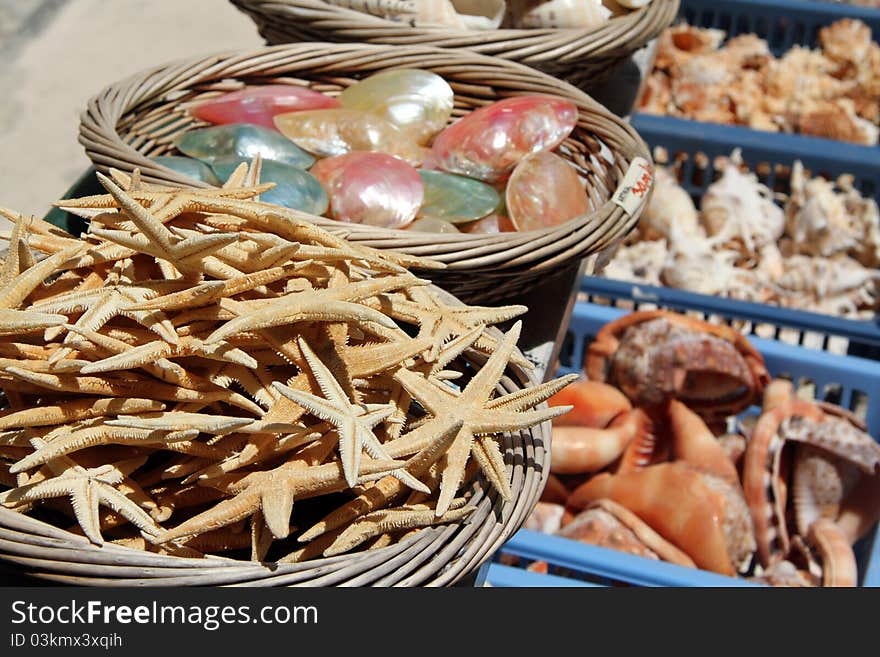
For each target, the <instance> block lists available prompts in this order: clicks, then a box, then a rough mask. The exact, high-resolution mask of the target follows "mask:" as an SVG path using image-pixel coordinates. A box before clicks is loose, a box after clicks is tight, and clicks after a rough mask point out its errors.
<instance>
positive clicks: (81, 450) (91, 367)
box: [0, 165, 567, 586]
mask: <svg viewBox="0 0 880 657" xmlns="http://www.w3.org/2000/svg"><path fill="white" fill-rule="evenodd" d="M99 176H100V174H99ZM114 177H115V182H114V181H113V180H111V179H109V178H105V177H103V176H100V178H101V182H102V184H103V185H104V187H105V188H106V189H107V191H108V194H107V195H102V196H96V197H89V198H84V199H77V200H71V201H65V202H64V205H67V206H76V207H79V208H81V209H90V210H92V211H93V213H92V219H91V225H90V228H89V231H88V232H87V233H85V234H84V235H83V236H82V237H81V238H80V239H77V238H75V237H73V236H71V235H69V234H66V233H64V232H63V231H60V230H59V229H57V228H55V227H54V226H52V225H51V224H48V223H45V222H43V221H41V220H36V219H26V218H23V217H22V216H20V215H17V214H15V213H13V212H11V211H7V210H3V211H2V214H4V215H5V216H7V217H8V218H10V219H11V220H13V221H14V222H15V227H14V230H13V232H12V235H11V238H10V239H11V241H10V248H9V252H8V256H7V257H6V260H5V262H4V264H3V269H2V272H0V352H2V360H0V388H2V391H3V393H4V396H5V400H6V406H7V408H8V410H5V411H3V412H2V414H0V490H2V492H0V562H5V564H6V565H7V566H9V565H11V566H12V567H13V568H15V569H18V570H19V572H21V573H23V574H26V575H30V576H35V577H39V578H44V579H47V580H51V581H54V582H60V583H75V584H90V585H131V584H137V585H144V584H148V585H189V584H232V583H236V584H247V583H260V584H273V585H339V584H345V585H404V586H412V585H448V584H452V583H454V582H456V581H458V580H460V579H461V578H462V577H464V576H466V575H467V574H468V573H471V572H472V571H473V570H474V569H476V568H477V567H478V566H479V565H480V564H481V563H482V562H484V561H485V560H487V559H488V558H489V557H490V556H491V554H492V553H493V551H494V550H496V549H497V548H498V547H499V546H500V545H501V544H502V543H503V542H504V541H505V540H506V539H507V538H508V537H510V536H511V534H512V533H513V532H515V531H516V530H517V529H518V528H519V526H520V525H521V523H522V522H523V521H524V519H525V517H526V516H527V515H528V513H529V512H530V511H531V509H532V507H533V506H534V504H535V502H536V501H537V499H538V496H539V495H540V491H541V489H542V488H543V484H544V479H545V476H546V473H547V467H546V462H545V460H546V454H547V450H548V447H549V443H548V441H549V437H550V433H549V426H548V425H549V422H548V420H549V419H550V418H551V417H553V416H555V415H558V414H559V412H560V410H559V409H557V408H553V409H550V408H547V406H546V404H544V403H543V402H544V400H546V399H547V398H548V396H550V395H551V394H553V393H554V392H556V391H557V390H559V389H560V388H561V387H562V386H564V385H565V384H566V382H567V380H565V379H563V380H556V381H554V382H551V383H545V384H540V385H538V384H536V383H535V382H534V381H533V380H532V378H531V376H530V374H529V366H528V361H527V360H526V359H525V358H524V357H523V355H522V354H521V353H520V352H519V350H518V349H517V347H516V342H517V337H518V334H519V324H518V323H517V324H514V325H513V327H512V328H511V329H509V330H508V331H507V333H504V334H502V333H501V332H500V331H499V330H496V329H495V328H493V327H491V325H492V324H494V323H498V322H505V321H508V320H511V319H512V318H514V317H515V316H516V315H519V314H521V313H522V312H524V311H525V308H523V307H521V306H512V307H502V308H482V307H474V306H465V305H464V304H462V303H460V302H458V301H457V300H455V299H454V298H453V297H451V296H450V295H448V294H446V293H444V292H442V291H441V290H439V289H438V288H435V287H433V286H431V285H429V284H428V283H427V281H425V280H422V279H419V278H417V277H416V276H414V275H413V274H412V273H410V272H409V271H408V270H407V266H410V265H415V264H419V265H420V266H422V267H428V268H430V267H432V266H434V264H433V263H431V262H429V261H422V260H418V259H416V258H413V257H410V256H403V255H397V254H394V253H391V252H380V251H376V250H373V249H369V248H367V247H363V246H358V245H355V244H351V243H348V242H346V241H344V240H342V239H340V238H337V237H335V236H333V235H332V234H330V233H327V232H325V231H323V230H321V229H320V228H317V227H315V226H314V225H313V224H310V223H307V222H295V221H291V220H290V219H289V218H286V217H282V216H279V215H278V214H275V213H274V212H272V211H271V210H267V209H266V208H265V207H264V206H263V205H261V204H259V203H256V202H250V201H249V200H248V198H249V197H251V196H254V195H256V194H258V193H259V192H260V191H261V190H263V189H264V188H265V185H264V186H260V185H255V184H254V182H255V181H254V180H252V179H249V178H248V173H247V165H242V167H240V168H239V169H237V170H236V172H235V173H234V174H233V176H232V178H230V179H229V180H228V181H227V183H226V184H225V185H224V187H223V188H222V189H214V190H205V189H201V190H199V189H183V190H181V189H179V188H170V187H160V186H154V185H146V184H144V183H142V182H141V180H140V176H139V171H135V174H134V175H133V176H128V175H125V174H122V173H120V172H115V175H114ZM224 198H235V199H238V201H239V202H238V203H237V204H236V205H235V207H234V208H233V209H231V210H230V211H229V212H228V213H226V214H223V215H216V214H210V213H199V212H197V211H196V212H193V211H191V210H190V209H189V208H190V207H191V205H189V203H190V202H191V201H199V200H201V201H210V200H211V199H214V200H216V199H224ZM148 208H149V209H148ZM209 555H211V556H213V557H214V558H206V557H208V556H209ZM218 557H219V558H218Z"/></svg>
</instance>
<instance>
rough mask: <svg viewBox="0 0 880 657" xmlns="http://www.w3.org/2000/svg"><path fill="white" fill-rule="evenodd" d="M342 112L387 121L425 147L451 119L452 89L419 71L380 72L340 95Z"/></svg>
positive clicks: (444, 81) (438, 79) (440, 80)
mask: <svg viewBox="0 0 880 657" xmlns="http://www.w3.org/2000/svg"><path fill="white" fill-rule="evenodd" d="M339 101H340V102H341V103H342V107H344V108H345V109H353V110H361V111H364V112H370V113H372V114H376V115H378V116H381V117H382V118H384V119H386V120H387V121H390V122H391V123H393V124H394V125H396V126H397V127H398V128H400V129H401V131H403V132H404V134H406V135H409V137H410V138H411V139H412V140H413V141H415V142H416V143H418V144H427V143H428V141H430V139H431V138H432V137H433V136H434V135H436V134H437V133H438V132H440V131H441V130H442V129H443V128H445V127H446V123H447V121H449V117H450V116H452V104H453V93H452V87H450V86H449V84H448V83H447V82H446V80H444V79H443V78H441V77H440V76H439V75H437V74H436V73H431V72H430V71H420V70H418V69H398V70H395V71H382V72H381V73H376V74H375V75H371V76H370V77H368V78H366V79H365V80H361V81H360V82H358V83H357V84H353V85H352V86H350V87H349V88H348V89H346V90H345V91H343V92H342V93H341V94H340V95H339Z"/></svg>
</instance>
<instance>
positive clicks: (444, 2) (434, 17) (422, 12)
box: [416, 0, 467, 30]
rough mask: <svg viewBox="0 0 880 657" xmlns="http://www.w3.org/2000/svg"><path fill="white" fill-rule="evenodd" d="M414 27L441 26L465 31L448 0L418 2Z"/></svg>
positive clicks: (461, 21) (462, 23) (422, 0)
mask: <svg viewBox="0 0 880 657" xmlns="http://www.w3.org/2000/svg"><path fill="white" fill-rule="evenodd" d="M416 25H417V26H419V27H427V26H442V27H446V28H451V29H455V30H465V29H467V27H466V26H465V24H464V21H463V20H462V18H461V16H459V15H458V12H457V11H455V7H453V6H452V2H451V1H450V0H419V3H418V10H417V13H416Z"/></svg>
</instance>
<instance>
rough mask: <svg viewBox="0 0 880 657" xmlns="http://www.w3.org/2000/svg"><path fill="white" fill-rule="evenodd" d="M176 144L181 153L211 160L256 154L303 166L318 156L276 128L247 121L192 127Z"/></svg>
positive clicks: (267, 158)
mask: <svg viewBox="0 0 880 657" xmlns="http://www.w3.org/2000/svg"><path fill="white" fill-rule="evenodd" d="M175 145H176V146H177V149H178V150H179V151H180V152H181V153H184V154H185V155H189V156H190V157H194V158H197V159H199V160H202V161H203V162H207V163H208V164H210V163H211V162H213V161H214V160H218V159H221V158H227V157H241V158H245V159H247V160H251V159H253V158H255V157H256V156H257V155H259V156H260V157H262V158H263V161H266V160H274V161H276V162H283V163H284V164H290V165H292V166H295V167H300V168H301V169H307V168H309V167H310V166H312V164H314V162H315V158H313V157H312V156H311V155H309V154H308V153H306V152H305V151H303V150H302V149H301V148H300V147H299V146H297V145H296V144H293V143H291V141H290V140H289V139H285V138H284V137H282V136H281V135H279V134H278V133H277V132H275V131H274V130H269V129H267V128H262V127H260V126H258V125H249V124H246V123H229V124H226V125H217V126H213V127H210V128H199V129H197V130H189V131H187V132H185V133H183V134H182V135H180V136H179V137H178V138H177V139H176V141H175Z"/></svg>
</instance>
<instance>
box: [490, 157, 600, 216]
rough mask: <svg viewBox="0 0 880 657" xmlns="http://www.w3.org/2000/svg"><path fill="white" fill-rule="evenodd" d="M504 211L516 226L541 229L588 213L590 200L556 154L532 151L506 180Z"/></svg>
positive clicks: (571, 170) (568, 168)
mask: <svg viewBox="0 0 880 657" xmlns="http://www.w3.org/2000/svg"><path fill="white" fill-rule="evenodd" d="M506 201H507V211H508V213H509V214H510V220H511V221H512V222H513V224H514V226H516V228H517V230H521V231H528V230H541V229H543V228H549V227H552V226H558V225H560V224H564V223H565V222H566V221H568V220H570V219H574V218H575V217H579V216H581V215H584V214H587V213H588V212H589V211H590V202H589V199H587V193H586V191H584V186H583V184H582V183H581V181H580V179H579V178H578V175H577V172H576V171H575V170H574V167H572V166H571V165H570V164H569V163H568V162H566V161H565V160H563V159H562V158H561V157H559V156H558V155H554V154H553V153H549V152H547V151H541V152H538V153H533V154H532V155H529V156H528V157H526V158H525V159H524V160H523V161H522V162H520V163H519V164H518V165H517V166H516V168H515V169H514V170H513V174H512V175H511V176H510V180H509V181H508V183H507V192H506Z"/></svg>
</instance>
